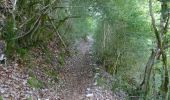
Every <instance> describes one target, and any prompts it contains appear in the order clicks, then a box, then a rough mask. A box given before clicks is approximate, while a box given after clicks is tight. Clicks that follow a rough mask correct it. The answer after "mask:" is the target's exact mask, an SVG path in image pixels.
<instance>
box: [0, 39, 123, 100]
mask: <svg viewBox="0 0 170 100" xmlns="http://www.w3.org/2000/svg"><path fill="white" fill-rule="evenodd" d="M91 46H92V40H91V39H87V40H81V41H79V42H78V44H77V45H76V49H77V54H75V55H72V56H71V57H69V58H68V59H67V61H66V63H65V65H64V67H63V68H62V69H61V70H60V71H59V82H58V83H57V84H55V86H52V87H46V88H43V89H35V88H32V87H30V86H29V85H28V79H29V75H28V73H27V72H23V71H20V68H19V66H18V64H12V65H11V66H9V67H7V68H4V67H2V66H1V68H0V69H1V70H0V95H1V98H3V100H125V97H126V94H125V93H123V92H122V93H117V94H116V93H112V91H111V90H109V89H105V88H103V87H100V86H98V85H97V81H96V76H97V75H96V73H95V72H94V70H95V67H96V65H95V63H94V61H93V57H92V54H91Z"/></svg>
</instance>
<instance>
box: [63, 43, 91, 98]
mask: <svg viewBox="0 0 170 100" xmlns="http://www.w3.org/2000/svg"><path fill="white" fill-rule="evenodd" d="M77 49H78V54H77V55H74V56H73V57H71V58H69V59H68V60H67V62H66V65H65V67H64V68H63V69H62V75H60V76H61V79H62V80H63V81H64V86H63V87H62V89H61V90H63V91H62V93H63V94H62V99H64V100H82V99H83V98H84V95H85V92H86V90H87V88H89V87H91V85H92V83H93V71H92V66H91V65H90V64H91V63H92V58H91V57H90V56H89V54H88V53H89V50H90V45H89V42H86V41H81V42H80V43H79V45H78V48H77Z"/></svg>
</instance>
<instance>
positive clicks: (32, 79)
mask: <svg viewBox="0 0 170 100" xmlns="http://www.w3.org/2000/svg"><path fill="white" fill-rule="evenodd" d="M28 84H29V85H30V86H31V87H32V88H36V89H41V88H43V87H44V84H43V82H42V81H40V80H38V79H37V78H36V77H35V76H32V77H30V78H29V79H28Z"/></svg>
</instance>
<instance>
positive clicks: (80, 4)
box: [0, 0, 170, 100]
mask: <svg viewBox="0 0 170 100" xmlns="http://www.w3.org/2000/svg"><path fill="white" fill-rule="evenodd" d="M169 8H170V2H169V0H1V1H0V25H1V27H0V39H1V41H5V43H6V50H5V54H6V55H7V58H9V59H14V58H15V57H16V56H17V57H19V58H20V59H21V62H22V63H25V62H27V61H28V58H29V57H30V56H29V55H30V51H31V50H32V49H33V48H40V49H41V50H42V51H43V52H46V53H47V54H48V57H49V58H50V57H51V55H52V52H50V50H48V48H47V47H46V46H47V45H48V44H49V43H50V41H52V40H54V38H55V40H56V41H55V43H56V44H57V47H58V48H57V52H58V61H59V63H60V64H61V65H62V64H64V59H65V58H66V57H68V56H70V55H71V52H70V51H69V47H70V46H72V45H73V44H74V43H75V42H76V41H78V40H79V39H80V38H82V39H86V38H87V36H92V37H93V39H94V43H93V55H94V56H95V57H94V60H95V61H96V64H97V65H98V66H103V68H104V69H105V70H106V71H107V72H108V73H110V74H111V75H112V76H113V77H114V78H116V81H114V82H113V83H112V84H113V85H112V91H115V89H117V88H120V89H123V91H126V92H127V93H128V95H129V96H139V97H140V98H141V99H145V100H169V99H170V92H169V88H170V85H169V72H170V67H169V66H170V57H169V54H170V53H169V45H170V44H169V40H170V37H169V36H170V34H169V14H170V11H169ZM47 61H49V62H50V59H48V60H47ZM28 67H29V66H28ZM30 68H34V67H30ZM48 70H50V69H48ZM168 98H169V99H168Z"/></svg>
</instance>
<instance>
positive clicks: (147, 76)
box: [140, 49, 159, 96]
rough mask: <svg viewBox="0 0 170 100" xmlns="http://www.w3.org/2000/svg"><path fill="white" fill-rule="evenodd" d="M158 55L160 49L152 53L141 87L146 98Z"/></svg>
mask: <svg viewBox="0 0 170 100" xmlns="http://www.w3.org/2000/svg"><path fill="white" fill-rule="evenodd" d="M158 53H159V49H156V50H152V53H151V55H150V57H149V60H148V62H147V64H146V67H145V73H144V79H143V81H142V83H141V85H140V87H141V89H142V90H143V92H144V95H145V96H147V93H148V91H149V81H150V76H151V71H152V68H153V66H154V62H155V60H156V58H157V55H158Z"/></svg>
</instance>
